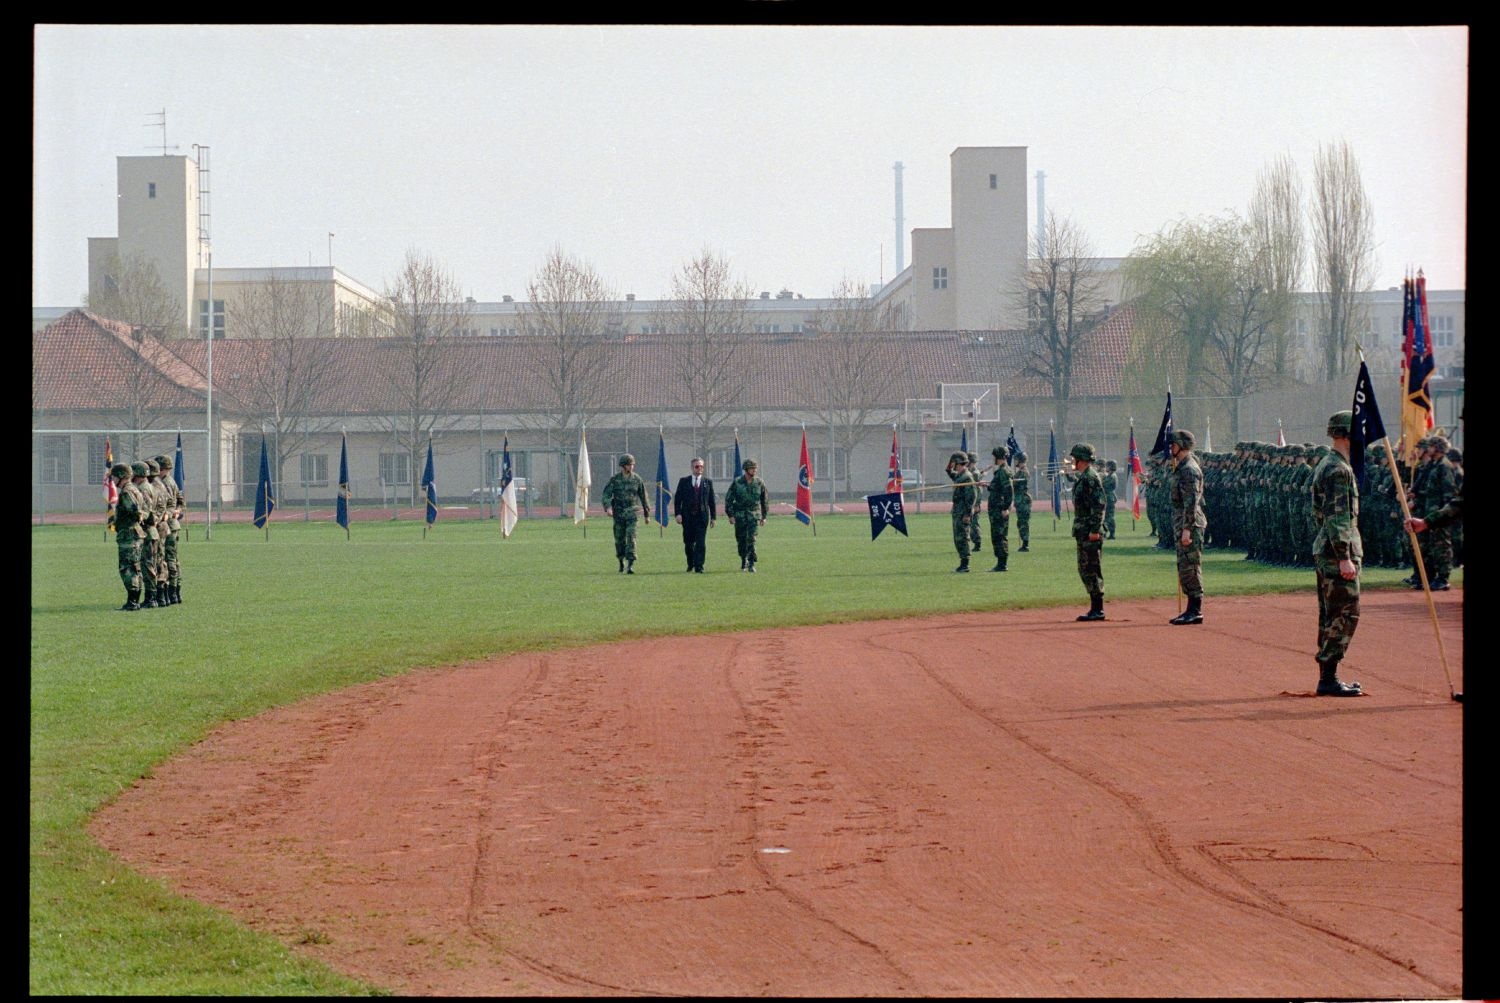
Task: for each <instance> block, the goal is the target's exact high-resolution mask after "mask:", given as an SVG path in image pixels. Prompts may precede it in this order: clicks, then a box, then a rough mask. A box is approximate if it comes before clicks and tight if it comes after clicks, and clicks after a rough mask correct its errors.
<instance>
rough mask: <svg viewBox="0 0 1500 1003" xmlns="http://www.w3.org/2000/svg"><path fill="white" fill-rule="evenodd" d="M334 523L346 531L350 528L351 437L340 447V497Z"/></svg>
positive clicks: (345, 439)
mask: <svg viewBox="0 0 1500 1003" xmlns="http://www.w3.org/2000/svg"><path fill="white" fill-rule="evenodd" d="M334 505H335V508H334V512H333V518H334V521H335V522H337V523H338V524H339V525H340V526H342V527H344V529H346V530H347V529H348V528H349V437H348V436H347V435H345V436H343V442H342V443H341V444H340V445H339V496H338V499H337V500H336V501H335V502H334Z"/></svg>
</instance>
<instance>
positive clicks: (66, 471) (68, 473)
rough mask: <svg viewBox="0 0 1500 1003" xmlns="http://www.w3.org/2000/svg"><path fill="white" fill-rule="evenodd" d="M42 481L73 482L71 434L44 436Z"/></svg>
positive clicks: (52, 482) (48, 482)
mask: <svg viewBox="0 0 1500 1003" xmlns="http://www.w3.org/2000/svg"><path fill="white" fill-rule="evenodd" d="M101 463H102V461H101ZM42 483H43V484H72V483H73V437H72V436H71V435H44V436H42ZM101 483H102V478H101Z"/></svg>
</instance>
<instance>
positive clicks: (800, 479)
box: [797, 428, 813, 526]
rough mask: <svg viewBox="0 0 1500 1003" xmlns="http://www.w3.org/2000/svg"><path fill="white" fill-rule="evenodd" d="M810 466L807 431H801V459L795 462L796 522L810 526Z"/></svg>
mask: <svg viewBox="0 0 1500 1003" xmlns="http://www.w3.org/2000/svg"><path fill="white" fill-rule="evenodd" d="M812 486H813V474H812V464H811V463H809V462H808V460H807V429H805V428H804V429H803V430H802V458H801V459H800V460H798V461H797V521H798V522H800V523H802V524H803V525H804V526H810V525H812V518H813V516H812Z"/></svg>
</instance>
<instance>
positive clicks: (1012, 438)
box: [1005, 425, 1021, 457]
mask: <svg viewBox="0 0 1500 1003" xmlns="http://www.w3.org/2000/svg"><path fill="white" fill-rule="evenodd" d="M1005 448H1006V449H1009V450H1010V455H1011V456H1012V457H1014V456H1015V455H1016V454H1017V453H1019V452H1020V451H1021V444H1020V443H1019V442H1017V441H1016V426H1014V425H1012V426H1011V427H1010V435H1007V436H1006V437H1005Z"/></svg>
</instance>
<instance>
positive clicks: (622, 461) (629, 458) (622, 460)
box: [620, 453, 635, 467]
mask: <svg viewBox="0 0 1500 1003" xmlns="http://www.w3.org/2000/svg"><path fill="white" fill-rule="evenodd" d="M634 462H635V457H634V456H631V455H630V454H629V453H626V454H625V455H623V456H621V457H620V466H622V467H623V466H624V465H625V464H627V463H634Z"/></svg>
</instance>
